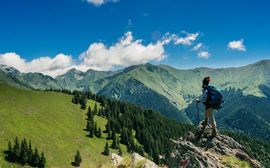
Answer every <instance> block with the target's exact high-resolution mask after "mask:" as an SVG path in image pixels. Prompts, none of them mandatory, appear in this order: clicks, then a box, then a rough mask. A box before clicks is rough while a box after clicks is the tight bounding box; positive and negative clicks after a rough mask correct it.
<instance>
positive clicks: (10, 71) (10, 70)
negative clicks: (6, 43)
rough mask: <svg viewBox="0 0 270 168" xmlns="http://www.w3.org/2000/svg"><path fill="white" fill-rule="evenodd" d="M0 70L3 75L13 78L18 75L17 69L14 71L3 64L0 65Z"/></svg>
mask: <svg viewBox="0 0 270 168" xmlns="http://www.w3.org/2000/svg"><path fill="white" fill-rule="evenodd" d="M0 69H1V70H2V71H4V72H5V73H7V74H10V75H13V76H14V75H17V74H18V73H20V72H19V71H18V70H17V69H15V68H13V67H11V66H7V65H3V64H0Z"/></svg>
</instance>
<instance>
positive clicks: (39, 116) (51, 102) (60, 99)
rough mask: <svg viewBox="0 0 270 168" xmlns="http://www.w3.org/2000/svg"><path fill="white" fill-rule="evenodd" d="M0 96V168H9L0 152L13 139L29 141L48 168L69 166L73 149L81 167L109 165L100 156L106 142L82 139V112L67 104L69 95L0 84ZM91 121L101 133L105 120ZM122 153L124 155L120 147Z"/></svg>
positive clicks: (83, 117) (90, 102) (106, 159)
mask: <svg viewBox="0 0 270 168" xmlns="http://www.w3.org/2000/svg"><path fill="white" fill-rule="evenodd" d="M0 93H1V94H0V136H1V138H0V165H1V167H3V168H5V167H7V168H8V167H11V164H10V163H8V162H6V161H5V160H4V154H3V151H4V150H6V149H7V143H8V141H13V139H14V138H15V137H16V136H18V137H19V139H22V138H24V137H25V138H26V139H27V140H30V139H31V141H32V145H33V146H37V147H38V149H39V150H40V151H44V153H45V156H46V158H47V165H48V166H49V167H71V164H70V163H71V162H72V161H73V158H74V155H75V153H76V150H79V151H80V153H81V156H82V159H83V162H82V167H96V166H97V165H100V164H105V163H106V162H109V157H107V156H103V155H102V154H101V152H102V151H103V149H104V145H105V143H106V139H104V138H102V139H98V138H92V139H90V138H89V137H86V135H87V132H85V131H84V128H85V127H86V120H85V118H86V115H85V114H86V111H83V110H81V109H80V107H79V106H78V105H74V104H73V103H71V96H70V95H65V94H62V93H55V92H40V91H31V90H21V89H17V88H14V87H11V86H7V85H3V84H0ZM88 105H90V106H91V107H92V108H93V106H94V101H92V100H89V101H88ZM95 120H96V121H97V124H98V126H100V127H101V129H102V130H104V129H105V124H106V119H104V118H102V117H99V116H96V117H95ZM102 134H103V135H102V136H103V137H106V135H104V133H102ZM122 150H123V152H124V155H126V154H127V152H126V147H125V146H123V145H122ZM110 151H114V152H117V151H116V150H113V149H110ZM13 166H14V165H13ZM14 167H20V166H16V165H15V166H14Z"/></svg>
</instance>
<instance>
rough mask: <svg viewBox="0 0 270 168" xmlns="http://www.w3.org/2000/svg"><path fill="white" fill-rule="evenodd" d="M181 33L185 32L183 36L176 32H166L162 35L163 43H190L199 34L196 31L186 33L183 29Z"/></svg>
mask: <svg viewBox="0 0 270 168" xmlns="http://www.w3.org/2000/svg"><path fill="white" fill-rule="evenodd" d="M182 33H183V34H185V36H184V37H180V36H179V35H177V34H171V33H166V34H165V35H164V37H163V40H162V42H163V44H169V43H170V42H173V44H175V45H188V46H189V45H191V44H192V43H193V42H194V41H196V39H197V38H198V36H199V34H200V33H199V32H197V33H188V32H185V31H182Z"/></svg>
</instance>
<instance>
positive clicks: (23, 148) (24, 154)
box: [20, 138, 28, 165]
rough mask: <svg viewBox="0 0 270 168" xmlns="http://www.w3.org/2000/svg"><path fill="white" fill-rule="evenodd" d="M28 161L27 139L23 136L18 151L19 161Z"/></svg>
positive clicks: (22, 162) (23, 163)
mask: <svg viewBox="0 0 270 168" xmlns="http://www.w3.org/2000/svg"><path fill="white" fill-rule="evenodd" d="M27 162H28V146H27V141H26V139H25V138H24V139H23V140H22V142H21V151H20V163H21V164H22V165H25V164H26V163H27Z"/></svg>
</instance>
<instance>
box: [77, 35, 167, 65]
mask: <svg viewBox="0 0 270 168" xmlns="http://www.w3.org/2000/svg"><path fill="white" fill-rule="evenodd" d="M165 57H166V55H165V49H164V46H163V44H162V42H161V41H157V42H156V43H155V44H153V43H149V44H147V45H144V44H142V40H134V38H133V36H132V33H131V32H127V33H126V34H125V35H124V36H123V37H122V38H121V39H120V40H119V41H118V42H117V43H116V44H114V45H112V46H110V47H106V46H105V44H103V43H93V44H91V45H90V46H89V48H88V50H87V51H86V52H84V53H82V54H81V56H80V58H81V59H82V63H81V65H80V67H79V68H80V69H83V68H92V69H96V70H111V69H114V68H117V67H126V66H130V65H137V64H144V63H147V62H150V61H160V60H163V59H164V58H165Z"/></svg>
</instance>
